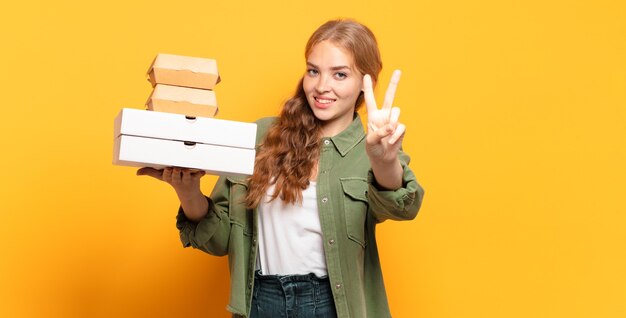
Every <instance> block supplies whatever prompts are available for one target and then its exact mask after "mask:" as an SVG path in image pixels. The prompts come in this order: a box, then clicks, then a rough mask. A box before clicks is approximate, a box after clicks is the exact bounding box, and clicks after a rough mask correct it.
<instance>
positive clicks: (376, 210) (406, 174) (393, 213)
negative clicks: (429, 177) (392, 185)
mask: <svg viewBox="0 0 626 318" xmlns="http://www.w3.org/2000/svg"><path fill="white" fill-rule="evenodd" d="M398 159H400V164H401V165H402V170H403V173H402V187H401V188H399V189H397V190H393V191H390V190H381V189H379V188H378V186H377V184H376V179H375V178H374V172H373V171H372V169H371V168H370V170H369V172H368V183H369V189H368V191H367V199H368V202H369V205H370V213H372V214H373V216H374V218H375V219H376V220H377V222H383V221H385V220H387V219H391V220H412V219H414V218H415V217H416V216H417V212H418V211H419V209H420V206H421V205H422V198H423V197H424V189H423V188H422V187H421V186H420V185H419V183H418V182H417V178H416V177H415V174H413V171H412V170H411V168H409V161H410V157H409V155H407V154H406V153H404V152H402V151H400V152H399V154H398Z"/></svg>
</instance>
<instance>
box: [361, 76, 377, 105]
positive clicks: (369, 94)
mask: <svg viewBox="0 0 626 318" xmlns="http://www.w3.org/2000/svg"><path fill="white" fill-rule="evenodd" d="M363 98H365V105H367V112H368V113H373V112H375V111H376V110H378V106H376V98H375V97H374V89H373V88H372V77H371V76H370V75H369V74H366V75H365V76H363Z"/></svg>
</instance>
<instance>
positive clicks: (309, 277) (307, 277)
mask: <svg viewBox="0 0 626 318" xmlns="http://www.w3.org/2000/svg"><path fill="white" fill-rule="evenodd" d="M254 278H255V280H260V281H267V282H271V281H274V282H281V283H284V282H311V281H317V282H328V276H323V277H317V275H315V274H313V273H308V274H302V275H300V274H297V275H262V274H261V270H258V269H257V270H256V271H255V272H254Z"/></svg>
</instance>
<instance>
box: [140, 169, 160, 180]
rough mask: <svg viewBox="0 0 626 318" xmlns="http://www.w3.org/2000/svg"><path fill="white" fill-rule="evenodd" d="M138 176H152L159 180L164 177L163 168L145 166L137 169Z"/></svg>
mask: <svg viewBox="0 0 626 318" xmlns="http://www.w3.org/2000/svg"><path fill="white" fill-rule="evenodd" d="M137 175H138V176H150V177H153V178H156V179H159V180H162V179H163V170H158V169H154V168H150V167H145V168H141V169H139V170H137Z"/></svg>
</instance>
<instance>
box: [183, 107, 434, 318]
mask: <svg viewBox="0 0 626 318" xmlns="http://www.w3.org/2000/svg"><path fill="white" fill-rule="evenodd" d="M273 121H274V119H273V118H264V119H261V120H259V121H258V122H257V124H258V128H257V145H258V144H260V142H261V141H262V140H263V138H264V137H265V134H266V133H267V130H268V128H269V127H270V125H271V124H272V122H273ZM321 147H322V150H321V154H320V161H319V174H318V177H317V200H318V202H317V203H318V207H319V214H320V221H321V226H322V233H323V234H322V235H323V239H324V242H325V244H324V253H325V256H326V265H327V269H328V276H329V278H330V282H331V286H332V288H333V297H334V300H335V307H336V309H337V315H338V317H339V318H344V317H346V318H347V317H354V318H367V317H371V318H382V317H390V316H391V314H390V312H389V305H388V303H387V295H386V293H385V286H384V283H383V276H382V271H381V266H380V261H379V258H378V249H377V247H376V236H375V227H376V224H378V223H380V222H383V221H385V220H387V219H392V220H411V219H413V218H415V216H416V215H417V211H418V210H419V207H420V205H421V202H422V197H423V195H424V190H423V189H422V188H421V186H420V185H419V184H418V183H417V180H416V178H415V175H414V174H413V172H412V171H411V169H410V168H409V167H408V166H407V165H408V163H409V156H407V155H406V154H405V153H403V152H400V154H399V158H400V162H401V163H402V166H403V168H404V175H403V187H402V188H400V189H398V190H395V191H381V190H378V189H377V188H376V185H375V181H374V177H373V173H372V171H371V167H370V162H369V158H368V157H367V154H366V153H365V132H364V130H363V126H362V124H361V120H360V118H359V116H358V115H357V116H356V117H355V119H354V121H353V122H352V124H351V125H350V126H349V127H348V128H346V129H345V130H344V131H343V132H341V133H340V134H338V135H336V136H334V137H331V138H323V139H322V143H321ZM246 191H247V181H246V178H233V177H220V178H219V180H218V181H217V184H216V185H215V187H214V189H213V192H212V193H211V196H210V198H209V197H207V199H208V201H209V213H208V214H207V215H206V217H205V218H204V219H203V220H201V221H200V222H199V223H197V224H196V223H193V222H191V221H189V220H187V218H186V217H185V215H184V213H183V211H182V208H180V209H179V212H178V216H177V222H176V226H177V228H178V229H179V230H180V239H181V241H182V243H183V246H184V247H189V246H192V247H193V248H197V249H200V250H202V251H205V252H207V253H209V254H212V255H217V256H222V255H228V262H229V268H230V285H231V288H230V302H229V304H228V306H227V309H228V310H229V311H230V312H232V313H234V314H237V315H241V316H244V317H247V316H248V313H249V312H250V305H251V302H252V297H251V295H252V288H253V286H254V270H255V268H256V259H257V254H256V253H257V252H258V244H257V242H258V241H257V233H258V232H257V222H256V220H257V210H256V209H254V210H249V209H246V207H245V204H244V203H243V202H244V198H245V196H246Z"/></svg>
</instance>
